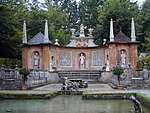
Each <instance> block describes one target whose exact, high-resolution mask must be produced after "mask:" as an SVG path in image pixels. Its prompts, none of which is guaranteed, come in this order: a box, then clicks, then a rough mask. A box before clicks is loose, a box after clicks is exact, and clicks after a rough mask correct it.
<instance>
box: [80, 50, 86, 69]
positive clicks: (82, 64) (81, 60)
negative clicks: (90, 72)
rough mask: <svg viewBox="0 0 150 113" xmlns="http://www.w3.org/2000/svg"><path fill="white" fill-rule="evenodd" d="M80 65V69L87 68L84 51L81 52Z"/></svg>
mask: <svg viewBox="0 0 150 113" xmlns="http://www.w3.org/2000/svg"><path fill="white" fill-rule="evenodd" d="M79 66H80V69H84V68H85V56H84V55H83V53H81V54H80V57H79Z"/></svg>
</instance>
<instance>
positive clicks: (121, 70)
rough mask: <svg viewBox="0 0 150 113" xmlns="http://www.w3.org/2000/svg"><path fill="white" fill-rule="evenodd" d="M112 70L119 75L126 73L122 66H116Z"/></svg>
mask: <svg viewBox="0 0 150 113" xmlns="http://www.w3.org/2000/svg"><path fill="white" fill-rule="evenodd" d="M112 71H113V74H114V75H117V76H119V75H121V74H122V73H124V69H123V68H122V67H121V66H116V67H114V68H113V70H112Z"/></svg>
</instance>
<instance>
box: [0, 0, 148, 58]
mask: <svg viewBox="0 0 150 113" xmlns="http://www.w3.org/2000/svg"><path fill="white" fill-rule="evenodd" d="M31 1H32V3H30V2H29V1H28V0H2V1H0V31H1V32H0V45H1V46H0V57H9V58H20V59H21V47H22V46H21V40H22V35H23V32H22V25H23V21H24V20H25V21H26V24H27V37H28V40H29V39H31V38H32V37H33V36H34V35H36V34H37V33H38V32H40V31H41V32H42V33H43V34H44V23H45V20H48V27H49V38H50V40H51V41H52V42H54V40H55V39H56V38H57V39H58V40H59V43H60V45H66V44H68V42H69V37H70V34H71V32H70V28H72V27H74V28H76V30H77V29H79V26H80V24H81V23H83V24H84V26H87V28H89V27H93V28H94V33H93V35H94V36H95V37H96V40H95V41H96V43H97V44H98V45H100V44H101V42H102V39H104V38H106V39H107V40H109V22H110V19H111V18H113V20H114V34H115V36H116V35H117V33H118V32H119V31H120V29H121V30H122V32H124V33H125V34H126V35H127V36H128V37H130V34H131V33H130V30H131V18H134V20H135V26H136V36H137V39H138V40H139V41H141V44H140V46H139V50H140V52H145V51H146V52H150V48H149V47H150V46H149V45H150V41H149V39H150V21H149V20H150V8H149V7H150V0H145V2H144V4H143V5H142V6H141V7H139V6H138V4H137V3H136V2H134V3H133V2H130V0H94V1H93V0H80V2H79V3H78V2H76V0H45V3H43V4H41V3H39V2H38V1H37V0H31ZM85 32H87V29H86V30H85ZM146 38H147V39H146ZM145 39H146V40H145Z"/></svg>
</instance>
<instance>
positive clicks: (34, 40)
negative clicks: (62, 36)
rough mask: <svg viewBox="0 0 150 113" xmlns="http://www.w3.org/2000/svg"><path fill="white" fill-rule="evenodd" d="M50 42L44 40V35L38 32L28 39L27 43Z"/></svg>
mask: <svg viewBox="0 0 150 113" xmlns="http://www.w3.org/2000/svg"><path fill="white" fill-rule="evenodd" d="M47 43H49V44H51V43H52V42H51V41H50V40H49V41H48V42H44V35H43V34H42V33H41V32H39V33H37V34H36V35H35V36H34V37H33V38H31V39H30V40H29V41H28V44H30V45H36V44H47Z"/></svg>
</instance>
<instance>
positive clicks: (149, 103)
mask: <svg viewBox="0 0 150 113" xmlns="http://www.w3.org/2000/svg"><path fill="white" fill-rule="evenodd" d="M58 95H82V99H83V100H100V99H107V100H108V99H130V96H131V95H134V96H135V97H136V99H137V100H138V101H139V102H140V103H141V104H142V105H144V106H146V107H148V108H150V97H149V96H147V95H144V94H142V93H139V92H126V93H124V92H113V93H96V94H89V93H88V92H86V91H85V92H82V91H81V92H80V91H72V92H62V91H56V92H48V93H45V94H28V93H25V94H21V93H20V94H18V93H10V92H9V93H7V92H5V93H4V92H0V100H11V99H12V100H13V99H23V100H26V99H52V98H54V97H56V96H58Z"/></svg>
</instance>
